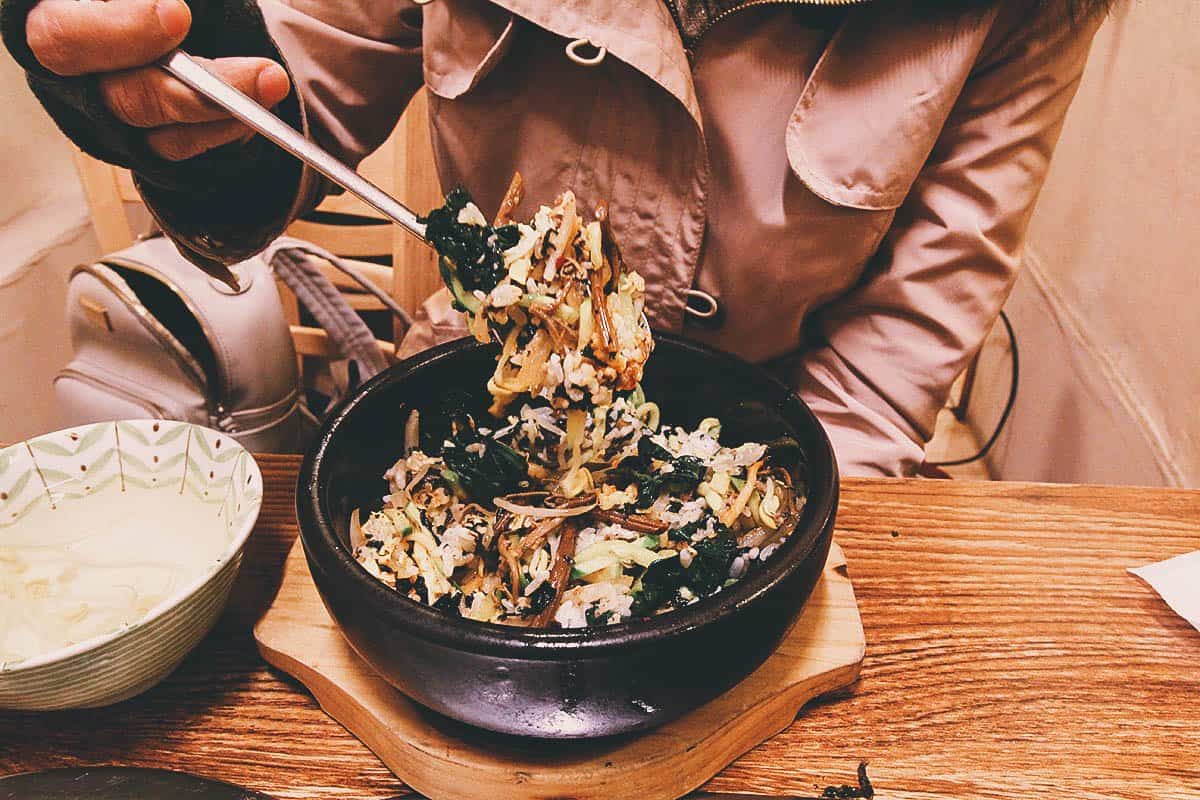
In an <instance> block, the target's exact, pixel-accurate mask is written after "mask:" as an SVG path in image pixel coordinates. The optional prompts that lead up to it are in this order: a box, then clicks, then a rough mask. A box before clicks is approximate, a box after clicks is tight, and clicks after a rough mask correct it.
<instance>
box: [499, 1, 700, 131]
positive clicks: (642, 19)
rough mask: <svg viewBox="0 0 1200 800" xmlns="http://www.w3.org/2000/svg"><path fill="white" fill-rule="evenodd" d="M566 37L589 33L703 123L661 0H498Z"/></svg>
mask: <svg viewBox="0 0 1200 800" xmlns="http://www.w3.org/2000/svg"><path fill="white" fill-rule="evenodd" d="M494 2H495V3H496V5H498V6H501V7H503V8H506V9H508V10H509V11H510V12H512V13H513V14H516V15H517V16H519V17H523V18H525V19H527V20H529V21H530V22H533V23H534V24H536V25H538V26H540V27H542V28H545V29H546V30H548V31H550V32H551V33H555V34H557V35H559V36H562V37H564V38H567V39H588V40H590V41H591V42H592V44H594V45H596V46H598V47H604V48H606V49H607V50H608V52H609V53H610V54H611V55H613V56H616V57H617V58H619V59H620V60H621V61H624V62H625V63H626V64H628V65H630V66H631V67H633V68H634V69H636V70H637V71H638V72H641V73H642V74H644V75H646V76H647V77H649V78H650V79H651V80H653V81H654V82H655V83H657V84H658V85H659V86H661V87H662V88H663V89H665V90H666V91H667V92H669V93H670V94H671V95H672V96H673V97H674V98H675V99H676V100H678V101H679V102H680V103H682V104H683V107H684V108H685V109H687V112H688V114H689V115H691V117H692V119H693V121H695V123H696V125H697V127H700V126H701V121H700V104H699V103H698V102H697V100H696V89H695V86H693V84H692V70H691V65H690V64H689V63H688V58H687V53H685V52H684V49H683V42H682V40H681V39H680V38H679V31H678V29H677V28H676V27H675V21H674V20H673V19H672V18H671V14H670V12H669V11H668V10H667V8H666V5H665V4H664V3H663V2H662V0H621V1H620V2H614V3H598V2H595V0H557V1H556V2H546V0H494Z"/></svg>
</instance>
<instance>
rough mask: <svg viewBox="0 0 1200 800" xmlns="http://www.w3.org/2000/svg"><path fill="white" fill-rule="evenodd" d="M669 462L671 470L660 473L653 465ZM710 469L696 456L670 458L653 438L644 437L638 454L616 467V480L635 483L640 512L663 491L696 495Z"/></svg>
mask: <svg viewBox="0 0 1200 800" xmlns="http://www.w3.org/2000/svg"><path fill="white" fill-rule="evenodd" d="M655 461H659V462H663V461H665V462H667V463H668V464H670V466H671V469H670V470H669V471H668V472H661V471H660V470H659V469H655V466H654V462H655ZM707 472H708V468H707V467H706V466H704V462H703V461H701V460H700V459H698V458H696V457H694V456H678V457H675V458H672V457H671V454H670V453H669V452H668V451H667V450H666V448H664V447H662V446H661V445H659V444H656V443H655V442H652V441H650V437H648V436H643V437H642V438H641V440H639V441H638V453H637V455H636V456H629V457H627V458H626V459H625V460H623V461H622V462H621V463H620V464H619V465H617V468H616V470H615V471H614V473H613V474H614V477H616V478H618V479H620V480H625V481H628V482H630V483H633V484H635V485H636V486H637V490H638V498H637V507H638V508H648V507H649V506H650V504H651V503H653V502H654V501H655V500H656V499H658V496H659V495H661V494H662V493H663V492H664V491H669V492H674V493H676V494H682V493H684V492H691V491H695V489H696V487H697V486H698V485H700V482H701V481H703V480H704V477H705V475H706V474H707Z"/></svg>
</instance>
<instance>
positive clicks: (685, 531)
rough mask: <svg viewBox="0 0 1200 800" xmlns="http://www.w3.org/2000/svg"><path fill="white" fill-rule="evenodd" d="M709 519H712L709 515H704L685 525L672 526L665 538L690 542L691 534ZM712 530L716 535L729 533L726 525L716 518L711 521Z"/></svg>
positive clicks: (703, 526) (704, 525) (702, 526)
mask: <svg viewBox="0 0 1200 800" xmlns="http://www.w3.org/2000/svg"><path fill="white" fill-rule="evenodd" d="M709 519H712V517H711V515H705V516H702V517H700V519H698V520H695V521H694V522H689V523H687V524H686V525H682V526H680V527H678V528H672V529H671V530H669V531H667V538H668V539H670V540H671V541H673V542H684V543H691V541H692V537H693V536H695V535H696V534H697V533H698V532H699V531H702V530H704V529H705V528H706V527H708V521H709ZM713 530H714V531H715V532H716V533H717V535H718V536H728V535H729V528H728V526H726V525H724V524H722V523H721V522H718V521H716V520H714V521H713Z"/></svg>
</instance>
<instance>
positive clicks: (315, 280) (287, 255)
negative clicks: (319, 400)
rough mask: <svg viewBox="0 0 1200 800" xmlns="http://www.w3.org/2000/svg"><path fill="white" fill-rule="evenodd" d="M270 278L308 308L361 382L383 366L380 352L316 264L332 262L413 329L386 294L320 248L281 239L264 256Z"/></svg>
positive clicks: (385, 365)
mask: <svg viewBox="0 0 1200 800" xmlns="http://www.w3.org/2000/svg"><path fill="white" fill-rule="evenodd" d="M263 258H264V259H265V260H266V261H267V263H268V264H270V265H271V268H272V269H273V270H274V272H275V275H276V276H277V277H278V278H279V279H280V280H281V281H283V282H284V284H285V285H286V286H287V287H288V288H289V289H291V290H292V292H293V293H294V294H295V295H296V298H297V300H298V301H299V302H300V303H301V304H302V305H303V306H304V307H305V308H306V309H308V311H309V313H310V314H312V315H313V317H314V318H315V319H316V321H317V324H318V325H320V326H321V327H322V328H323V329H324V330H325V331H326V333H328V334H329V338H330V340H331V341H332V342H333V343H334V346H335V347H336V348H337V350H338V352H339V353H340V354H341V355H342V357H344V358H346V359H349V360H352V361H354V362H356V363H357V365H358V372H359V376H360V377H361V378H362V379H363V380H365V379H367V378H369V377H371V376H373V375H375V374H377V373H379V372H382V371H383V370H384V369H385V368H386V367H387V361H386V359H384V357H383V354H382V353H380V352H379V347H378V346H377V345H376V343H375V336H374V334H372V333H371V331H370V329H369V328H368V327H367V326H366V324H365V323H364V322H363V321H362V318H361V317H359V316H358V313H357V312H356V311H355V310H354V309H352V308H351V307H350V304H349V303H347V302H346V298H345V297H343V296H342V293H341V292H340V291H339V290H338V288H337V286H335V285H334V284H333V282H332V281H331V280H329V278H328V277H326V275H325V273H324V272H323V271H322V269H321V262H322V261H324V262H327V263H329V264H332V265H333V266H334V267H335V268H336V269H338V270H339V271H341V272H343V273H345V274H346V275H348V276H349V277H350V278H351V279H352V280H353V281H354V282H355V283H358V284H359V285H361V286H362V287H363V289H364V290H365V291H367V292H369V293H370V294H372V295H374V296H375V297H377V298H378V299H379V301H380V302H381V303H383V305H384V306H385V307H386V308H387V309H388V310H389V311H391V312H392V314H393V315H395V316H396V318H397V319H399V320H400V322H401V323H402V324H403V326H404V328H405V330H407V329H408V328H409V327H411V326H412V317H411V316H409V314H408V313H407V312H406V311H405V310H404V309H403V308H401V307H400V306H399V305H398V304H397V303H396V301H395V300H393V299H392V298H391V297H390V296H389V295H388V294H387V293H386V292H383V291H381V290H380V289H379V287H377V286H375V284H373V283H371V281H369V280H367V279H366V278H365V277H364V276H363V275H362V273H361V272H359V271H358V270H357V269H355V268H354V267H353V266H352V265H351V264H348V263H346V261H344V260H343V259H341V258H339V257H338V256H335V255H334V254H332V253H330V252H329V251H327V250H325V249H324V248H321V247H318V246H316V245H314V244H312V243H310V242H305V241H302V240H300V239H294V238H291V237H281V238H280V239H277V240H276V241H275V242H273V243H272V244H271V246H270V247H268V248H267V250H266V252H265V253H263Z"/></svg>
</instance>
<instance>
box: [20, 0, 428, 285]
mask: <svg viewBox="0 0 1200 800" xmlns="http://www.w3.org/2000/svg"><path fill="white" fill-rule="evenodd" d="M36 2H37V0H0V3H2V4H3V5H2V6H0V29H2V31H3V36H4V42H5V45H6V46H7V47H8V49H9V51H10V52H11V53H12V54H13V57H14V58H15V60H16V61H17V63H18V64H20V65H21V66H22V67H23V68H24V69H25V71H26V75H27V79H28V82H29V85H30V87H31V88H32V90H33V92H34V94H35V95H36V96H37V97H38V99H39V100H40V101H41V103H42V105H43V106H44V107H45V108H46V110H47V112H49V114H50V115H51V117H53V118H54V120H55V122H56V123H57V124H58V126H59V127H60V128H61V129H62V131H63V133H65V134H66V135H67V136H68V137H69V138H70V139H71V140H72V141H74V142H75V144H76V145H77V146H79V147H80V148H81V149H82V150H83V151H84V152H86V153H88V154H89V155H92V156H94V157H96V158H99V159H102V160H104V161H108V162H109V163H112V164H116V165H118V166H121V167H125V168H128V169H130V170H132V171H133V173H134V180H135V183H136V184H137V187H138V190H139V191H140V192H141V194H142V197H143V199H144V200H145V201H146V205H147V207H148V208H149V210H150V212H151V214H153V216H154V217H155V219H156V220H157V221H158V222H159V224H160V225H161V226H162V228H163V230H164V231H165V232H166V233H167V234H168V235H169V236H170V237H171V238H172V239H173V240H174V241H175V242H176V244H177V245H179V249H180V252H181V253H182V254H183V255H184V256H186V257H187V258H188V259H189V260H191V261H193V262H195V263H196V264H198V265H200V266H202V267H204V268H206V269H208V270H209V271H212V272H221V271H222V270H221V268H220V265H222V264H232V263H236V262H238V261H241V260H244V259H246V258H248V257H249V256H251V255H253V254H254V253H256V252H258V251H259V250H261V249H262V248H264V247H265V246H266V245H267V244H269V243H270V242H271V240H273V239H274V238H275V237H277V236H278V235H279V234H280V233H282V232H283V230H284V228H286V227H287V225H288V224H289V223H290V222H291V221H292V219H294V218H295V217H296V216H298V215H299V214H300V213H303V212H304V211H306V210H307V209H308V208H310V207H311V206H313V205H315V204H316V203H317V202H319V200H320V198H321V197H322V196H323V195H324V193H325V192H326V191H327V190H328V187H327V186H326V185H325V181H324V180H323V179H319V178H318V177H317V176H316V175H315V174H311V173H310V171H309V170H307V169H305V168H303V167H302V166H301V165H300V163H299V162H298V161H296V160H295V159H294V158H292V157H291V156H290V155H287V154H286V153H284V152H282V151H280V150H279V149H278V148H276V147H275V146H274V145H272V144H270V143H269V142H267V141H266V140H264V139H262V138H261V137H254V138H253V139H251V140H250V141H249V142H248V143H246V144H231V145H226V146H224V147H220V148H217V149H215V150H212V151H210V152H208V153H205V154H203V155H200V156H197V157H195V158H191V159H188V160H186V161H182V162H177V163H176V162H169V161H166V160H164V159H161V158H159V157H158V156H156V155H155V154H154V153H153V152H152V151H151V150H150V149H149V147H148V146H147V144H146V141H145V131H142V130H139V129H137V128H133V127H130V126H127V125H124V124H123V123H121V122H120V121H119V120H117V119H116V118H115V117H114V116H113V115H112V114H111V113H110V112H109V111H108V110H107V108H106V107H105V105H104V103H103V101H102V100H101V98H100V94H99V89H98V81H97V78H96V77H95V76H82V77H72V78H64V77H60V76H57V75H54V74H52V73H50V72H48V71H47V70H45V69H44V68H42V67H41V65H40V64H39V63H38V62H37V60H36V59H35V58H34V57H33V55H32V53H30V52H29V47H28V44H27V42H26V41H25V19H26V17H27V16H28V14H29V11H30V9H31V8H32V7H33V6H34V5H35V4H36ZM188 5H189V6H190V7H191V9H192V30H191V32H190V33H189V34H188V37H187V39H186V40H185V41H184V43H183V49H184V50H186V51H187V52H189V53H192V54H193V55H199V56H206V57H209V58H219V57H223V56H235V55H240V56H261V57H265V58H271V59H274V60H276V61H280V62H282V63H283V65H284V66H285V67H286V68H287V70H288V73H289V75H290V77H291V79H292V85H293V91H292V93H291V94H289V96H288V97H287V99H285V100H284V101H283V102H282V103H281V104H280V105H279V106H277V107H276V108H275V109H273V110H274V112H275V113H276V114H277V115H279V116H280V117H281V118H283V119H284V120H285V121H286V122H288V123H289V124H291V125H292V126H293V127H295V128H297V129H300V130H302V131H304V133H305V134H306V135H307V136H309V137H310V138H312V139H314V140H315V141H317V142H318V143H320V144H322V145H323V146H325V147H327V148H329V149H331V150H332V151H333V152H334V154H336V155H338V156H340V157H341V158H343V159H345V160H347V161H349V162H350V163H351V164H357V163H358V161H360V160H361V159H362V158H363V156H365V155H366V154H367V153H369V152H370V151H371V150H373V149H374V148H375V147H378V146H379V144H380V143H381V142H382V141H383V140H384V139H385V138H386V137H387V135H388V133H389V132H390V131H391V129H392V128H393V127H394V126H395V123H396V120H397V119H398V118H399V116H400V113H401V112H402V111H403V109H404V106H405V105H406V104H407V102H408V100H409V99H410V98H411V96H412V94H413V93H414V92H415V91H416V90H417V88H419V87H420V85H421V66H420V64H421V31H420V9H419V7H417V6H416V5H414V4H412V3H404V4H403V5H402V6H401V7H400V8H397V5H396V4H395V3H387V2H384V1H383V0H354V1H351V0H323V1H321V0H295V1H294V2H292V3H290V4H285V3H283V2H279V0H262V2H260V3H256V2H254V0H188Z"/></svg>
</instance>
